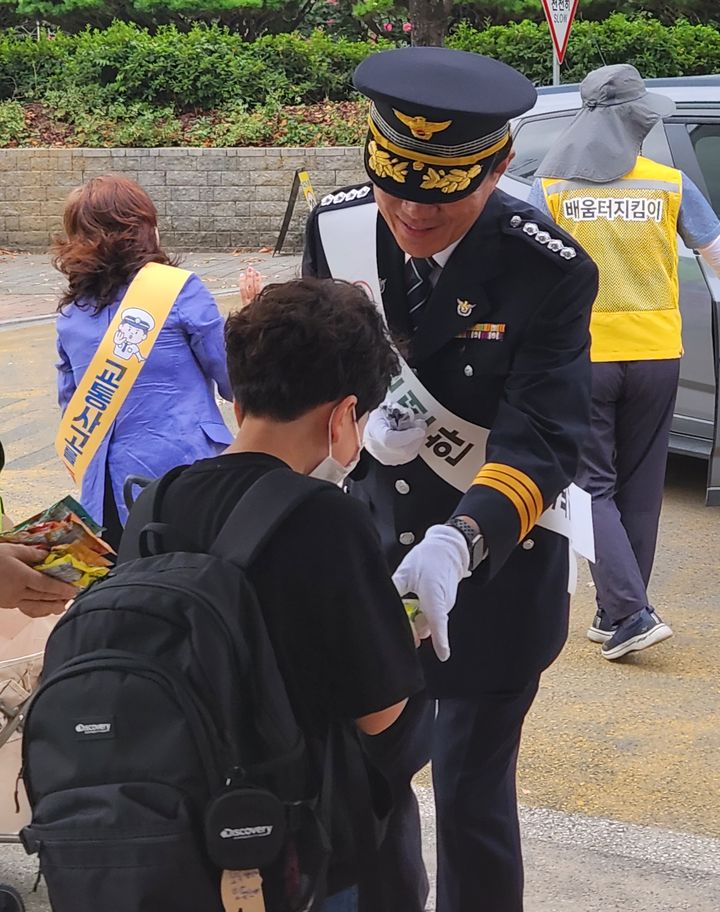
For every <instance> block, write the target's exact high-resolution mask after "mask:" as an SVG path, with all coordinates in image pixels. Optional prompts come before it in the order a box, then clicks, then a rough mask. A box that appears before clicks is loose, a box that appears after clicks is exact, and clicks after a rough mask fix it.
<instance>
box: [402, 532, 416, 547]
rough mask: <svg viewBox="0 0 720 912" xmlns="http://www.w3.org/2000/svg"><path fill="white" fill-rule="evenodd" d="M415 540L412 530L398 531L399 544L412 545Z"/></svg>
mask: <svg viewBox="0 0 720 912" xmlns="http://www.w3.org/2000/svg"><path fill="white" fill-rule="evenodd" d="M414 542H415V535H414V534H413V533H412V532H401V533H400V544H401V545H412V544H413V543H414Z"/></svg>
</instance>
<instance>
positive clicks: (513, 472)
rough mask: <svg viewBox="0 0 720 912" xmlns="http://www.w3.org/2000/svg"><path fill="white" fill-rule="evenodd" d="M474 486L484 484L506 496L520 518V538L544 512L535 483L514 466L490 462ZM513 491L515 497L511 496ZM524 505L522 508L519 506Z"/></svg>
mask: <svg viewBox="0 0 720 912" xmlns="http://www.w3.org/2000/svg"><path fill="white" fill-rule="evenodd" d="M473 484H480V485H482V484H484V485H487V486H488V487H491V488H495V490H497V491H500V492H501V493H502V494H505V496H506V497H508V498H509V499H510V500H511V501H512V502H513V505H514V506H515V509H516V510H517V511H518V516H519V517H520V527H521V529H520V538H521V539H522V538H524V537H525V536H526V535H527V534H528V532H529V531H530V530H531V529H532V527H533V526H534V525H535V523H536V522H537V521H538V519H539V518H540V515H541V513H542V512H543V500H542V495H541V494H540V489H539V488H538V486H537V485H536V484H535V482H534V481H533V480H532V478H530V476H529V475H526V474H525V473H524V472H521V471H520V470H519V469H516V468H515V467H514V466H510V465H504V464H503V463H499V462H488V463H486V464H485V465H484V466H483V467H482V468H481V469H480V471H479V472H478V474H477V475H476V477H475V480H474V482H473ZM509 491H512V494H513V496H510V494H509ZM518 503H520V504H522V508H520V507H519V506H518Z"/></svg>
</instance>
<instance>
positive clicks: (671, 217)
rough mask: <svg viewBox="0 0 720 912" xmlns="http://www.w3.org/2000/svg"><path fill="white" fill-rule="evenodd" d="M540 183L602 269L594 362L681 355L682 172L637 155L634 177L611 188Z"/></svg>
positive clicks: (563, 223)
mask: <svg viewBox="0 0 720 912" xmlns="http://www.w3.org/2000/svg"><path fill="white" fill-rule="evenodd" d="M542 185H543V191H544V193H545V199H546V200H547V205H548V208H549V210H550V213H551V214H552V216H553V218H554V219H555V221H556V222H557V224H558V225H559V226H560V227H561V228H563V229H564V230H565V231H567V232H568V234H571V235H572V236H573V237H574V238H576V239H577V241H578V242H579V243H580V244H581V245H582V246H583V247H584V248H585V250H586V251H587V252H588V253H589V254H590V256H591V257H592V258H593V259H594V260H595V262H596V263H597V266H598V270H599V272H600V288H599V291H598V296H597V298H596V300H595V304H594V305H593V312H592V319H591V322H590V331H591V334H592V349H591V358H592V360H593V361H650V360H657V359H660V358H679V357H680V355H681V354H682V338H681V335H682V321H681V317H680V309H679V306H678V304H679V291H678V256H677V222H678V215H679V212H680V201H681V199H682V173H681V172H680V171H677V170H676V169H675V168H668V167H666V166H665V165H660V164H658V163H657V162H654V161H650V159H647V158H642V157H639V158H638V160H637V162H636V164H635V167H634V168H633V170H632V171H630V172H629V174H626V175H625V177H622V178H620V179H619V180H615V181H610V182H609V183H605V184H593V183H590V182H588V181H567V180H556V179H555V178H549V179H544V180H543V182H542Z"/></svg>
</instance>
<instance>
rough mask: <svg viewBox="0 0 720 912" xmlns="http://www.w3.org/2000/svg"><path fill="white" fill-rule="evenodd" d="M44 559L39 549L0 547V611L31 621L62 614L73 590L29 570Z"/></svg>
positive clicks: (55, 580) (44, 575) (66, 585)
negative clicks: (11, 611) (17, 611)
mask: <svg viewBox="0 0 720 912" xmlns="http://www.w3.org/2000/svg"><path fill="white" fill-rule="evenodd" d="M47 556H48V552H47V550H46V549H43V548H36V547H33V546H30V545H13V544H7V543H0V608H19V609H20V611H22V613H23V614H25V615H27V616H28V617H32V618H35V617H45V616H46V615H49V614H61V613H62V612H63V610H64V609H65V605H66V604H67V602H68V599H71V598H73V597H74V596H75V595H76V594H77V589H76V588H75V587H74V586H71V585H70V584H69V583H64V582H62V581H61V580H58V579H53V578H52V577H50V576H48V575H47V574H45V573H40V572H38V570H35V569H33V566H34V565H36V564H41V563H42V562H43V561H44V560H46V559H47Z"/></svg>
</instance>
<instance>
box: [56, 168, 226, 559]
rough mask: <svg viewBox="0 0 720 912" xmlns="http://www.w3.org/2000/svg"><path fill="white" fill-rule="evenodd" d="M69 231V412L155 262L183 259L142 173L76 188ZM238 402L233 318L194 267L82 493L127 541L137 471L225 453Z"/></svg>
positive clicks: (112, 538)
mask: <svg viewBox="0 0 720 912" xmlns="http://www.w3.org/2000/svg"><path fill="white" fill-rule="evenodd" d="M64 228H65V235H66V237H65V239H63V240H61V241H58V242H57V243H56V245H55V248H54V252H55V259H54V265H55V267H56V268H57V269H58V270H60V272H62V273H63V275H65V276H66V277H67V280H68V286H67V289H66V290H65V292H64V294H63V296H62V299H61V301H60V305H59V307H58V311H59V316H58V320H57V349H58V354H59V356H60V360H59V363H58V365H57V368H58V401H59V404H60V409H61V410H62V411H63V412H64V411H65V408H66V407H67V405H68V403H69V401H70V399H71V398H72V395H73V393H74V392H75V389H76V387H77V385H78V383H79V382H80V380H81V379H82V377H83V375H84V373H85V370H86V369H87V367H88V365H89V364H90V361H91V360H92V357H93V355H94V354H95V352H96V350H97V348H98V346H99V345H100V342H101V340H102V339H103V337H104V336H105V333H106V332H107V329H108V327H109V325H110V323H111V322H112V320H113V317H114V316H115V313H116V311H117V309H118V307H119V306H120V304H121V301H122V299H123V296H124V294H125V292H126V290H127V287H128V285H129V283H130V282H131V281H132V279H133V278H134V276H135V275H136V274H137V272H138V271H139V270H140V269H141V268H142V267H143V266H145V265H146V264H147V263H165V264H169V265H173V264H172V263H171V261H170V258H169V257H168V255H167V254H166V253H165V251H164V250H163V249H162V247H161V246H160V240H159V235H158V230H157V211H156V209H155V206H154V204H153V202H152V200H151V199H150V197H149V196H148V195H147V194H146V193H145V191H144V190H143V189H142V188H141V187H140V186H139V185H138V184H136V183H134V182H133V181H130V180H127V179H126V178H123V177H119V176H114V175H109V176H105V177H97V178H93V179H92V180H90V181H88V182H87V183H86V184H84V185H83V186H82V187H79V188H78V189H77V190H75V191H73V193H72V194H71V195H70V197H69V199H68V202H67V204H66V207H65V213H64ZM215 384H217V388H218V390H219V392H220V395H221V396H222V397H223V398H224V399H227V400H228V401H229V400H231V399H232V391H231V389H230V384H229V380H228V376H227V370H226V367H225V352H224V345H223V318H222V317H221V315H220V312H219V311H218V308H217V304H216V303H215V300H214V298H213V297H212V295H211V294H210V292H209V291H208V289H207V288H206V287H205V286H204V285H203V283H202V282H201V281H200V279H199V278H198V277H197V276H196V275H191V276H190V277H189V279H188V280H187V282H186V283H185V285H184V286H183V288H182V290H181V291H180V293H179V294H178V296H177V298H176V299H175V303H174V304H173V307H172V309H171V311H170V314H169V316H168V318H167V320H166V322H165V324H164V326H163V329H162V331H161V332H160V335H159V336H158V338H157V341H156V343H155V346H154V347H153V349H152V351H151V352H150V355H149V357H148V358H147V362H146V363H145V365H144V367H143V370H142V371H141V373H140V375H139V377H138V379H137V380H136V382H135V385H134V386H133V388H132V389H131V390H130V393H129V394H128V396H127V399H126V400H125V402H124V403H123V405H122V407H121V409H120V412H119V413H118V416H117V418H116V419H115V422H114V423H113V425H112V427H111V428H110V430H109V431H108V433H107V434H106V436H105V438H104V440H103V441H102V443H101V445H100V447H99V449H98V451H97V453H96V454H95V456H94V458H93V459H92V461H91V463H90V465H89V466H88V469H87V472H86V473H85V476H84V477H83V481H82V495H81V499H82V502H83V505H84V506H85V508H86V509H87V510H88V512H89V513H90V515H91V516H92V517H93V518H94V519H96V520H97V521H98V522H101V523H102V524H103V525H104V526H105V528H106V530H107V531H106V533H105V538H106V540H107V541H108V542H109V544H111V545H115V546H116V545H117V543H118V542H119V539H120V534H121V531H122V524H123V523H124V522H125V519H126V516H127V511H126V509H125V504H124V502H123V498H122V489H123V484H124V482H125V479H126V478H127V477H128V475H143V476H150V477H153V478H154V477H157V476H159V475H162V474H163V473H165V472H167V471H168V469H171V468H172V467H173V466H176V465H181V464H184V463H191V462H194V461H195V460H197V459H202V458H205V457H210V456H216V455H218V454H219V453H220V452H221V451H222V450H224V449H225V447H226V446H227V445H228V444H229V443H230V442H231V441H232V439H233V437H232V435H231V434H230V432H229V431H228V429H227V427H226V426H225V423H224V422H223V419H222V416H221V414H220V412H219V410H218V407H217V404H216V401H215Z"/></svg>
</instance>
